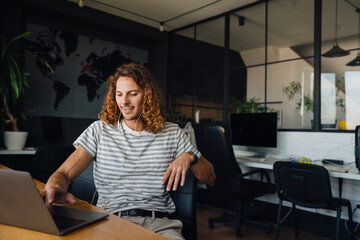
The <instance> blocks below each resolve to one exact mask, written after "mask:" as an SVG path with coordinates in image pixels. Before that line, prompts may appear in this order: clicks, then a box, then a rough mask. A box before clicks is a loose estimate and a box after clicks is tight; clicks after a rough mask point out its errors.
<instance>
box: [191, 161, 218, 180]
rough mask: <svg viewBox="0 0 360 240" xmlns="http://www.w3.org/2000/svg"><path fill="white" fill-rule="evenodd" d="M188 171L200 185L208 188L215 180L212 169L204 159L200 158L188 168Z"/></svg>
mask: <svg viewBox="0 0 360 240" xmlns="http://www.w3.org/2000/svg"><path fill="white" fill-rule="evenodd" d="M190 169H191V171H192V172H193V173H194V175H195V177H196V178H197V179H198V180H199V181H200V182H201V183H204V184H206V185H210V186H212V185H214V183H215V179H216V176H215V172H214V167H213V165H212V164H211V163H210V162H209V161H208V160H206V159H205V158H204V157H201V158H200V159H199V161H198V162H197V163H196V164H195V165H193V166H191V167H190Z"/></svg>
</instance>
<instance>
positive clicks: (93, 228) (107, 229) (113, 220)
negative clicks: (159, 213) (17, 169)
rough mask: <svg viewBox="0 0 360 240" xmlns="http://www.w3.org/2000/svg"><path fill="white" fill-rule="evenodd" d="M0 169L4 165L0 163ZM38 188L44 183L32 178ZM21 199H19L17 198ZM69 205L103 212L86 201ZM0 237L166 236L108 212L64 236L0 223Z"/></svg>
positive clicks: (47, 239)
mask: <svg viewBox="0 0 360 240" xmlns="http://www.w3.org/2000/svg"><path fill="white" fill-rule="evenodd" d="M0 168H1V169H6V167H4V166H2V165H0ZM34 181H35V183H36V184H39V185H38V188H39V189H43V188H44V184H43V183H40V182H38V181H36V180H34ZM19 200H20V201H21V199H19ZM71 207H74V208H78V209H85V210H91V211H98V212H105V211H104V210H102V209H100V208H97V207H95V206H93V205H91V204H89V203H87V202H84V201H81V200H80V201H79V202H78V203H75V204H74V205H71ZM34 217H36V216H34ZM0 239H12V240H22V239H39V240H54V239H58V240H64V239H86V240H98V239H106V240H112V239H114V240H115V239H127V240H132V239H133V240H135V239H136V240H138V239H149V240H163V239H164V240H165V239H166V238H165V237H163V236H161V235H159V234H156V233H153V232H151V231H150V230H147V229H145V228H143V227H140V226H138V225H136V224H134V223H131V222H129V221H127V220H125V219H122V218H120V217H118V216H116V215H114V214H111V213H109V218H107V219H105V220H102V221H100V222H97V223H94V224H91V225H89V226H87V227H84V228H81V229H79V230H76V231H75V232H72V233H69V234H66V235H64V236H56V235H51V234H47V233H42V232H37V231H33V230H28V229H24V228H18V227H13V226H7V225H3V224H0Z"/></svg>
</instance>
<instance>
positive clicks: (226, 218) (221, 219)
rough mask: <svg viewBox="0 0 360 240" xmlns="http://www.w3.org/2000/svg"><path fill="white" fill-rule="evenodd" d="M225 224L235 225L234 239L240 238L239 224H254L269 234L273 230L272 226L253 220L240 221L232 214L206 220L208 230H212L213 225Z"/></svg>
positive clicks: (238, 217)
mask: <svg viewBox="0 0 360 240" xmlns="http://www.w3.org/2000/svg"><path fill="white" fill-rule="evenodd" d="M220 222H222V223H225V222H234V223H235V224H236V226H235V233H236V237H241V236H242V234H241V224H242V223H250V224H254V225H258V226H261V227H265V232H266V233H270V232H271V231H272V229H273V226H274V225H273V224H268V223H263V222H259V221H255V220H251V219H247V218H245V219H242V220H240V216H236V215H233V214H229V213H226V212H224V213H223V215H222V216H221V217H219V218H209V219H208V226H209V228H210V229H213V228H214V223H220Z"/></svg>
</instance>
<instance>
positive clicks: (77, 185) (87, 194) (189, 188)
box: [68, 162, 197, 240]
mask: <svg viewBox="0 0 360 240" xmlns="http://www.w3.org/2000/svg"><path fill="white" fill-rule="evenodd" d="M196 190H197V180H196V178H195V177H194V175H193V173H192V172H191V171H188V172H187V174H186V181H185V184H184V186H182V187H181V186H179V187H178V189H177V190H176V191H171V192H170V195H171V198H172V199H173V201H174V203H175V206H176V212H175V213H173V214H172V215H171V216H170V218H175V219H178V220H180V221H181V222H182V223H183V226H184V227H183V230H182V235H183V236H184V238H185V239H191V240H196V239H197V224H196V203H197V195H196ZM68 191H69V192H71V193H72V194H73V195H74V196H76V197H78V198H80V199H82V200H84V201H87V202H89V203H91V204H93V205H96V203H97V200H98V193H97V191H96V187H95V183H94V177H93V162H91V164H90V166H89V167H88V168H87V169H85V171H84V172H82V173H81V175H80V176H78V177H77V178H76V179H75V180H74V181H73V182H72V183H71V185H70V187H69V190H68Z"/></svg>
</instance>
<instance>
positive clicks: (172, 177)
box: [166, 171, 176, 191]
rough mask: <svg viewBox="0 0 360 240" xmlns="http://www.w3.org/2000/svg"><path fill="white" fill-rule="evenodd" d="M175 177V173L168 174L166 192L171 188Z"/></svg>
mask: <svg viewBox="0 0 360 240" xmlns="http://www.w3.org/2000/svg"><path fill="white" fill-rule="evenodd" d="M175 175H176V172H175V171H172V172H171V174H170V177H169V181H168V184H167V187H166V191H170V189H171V186H172V184H173V182H174V178H175Z"/></svg>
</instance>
